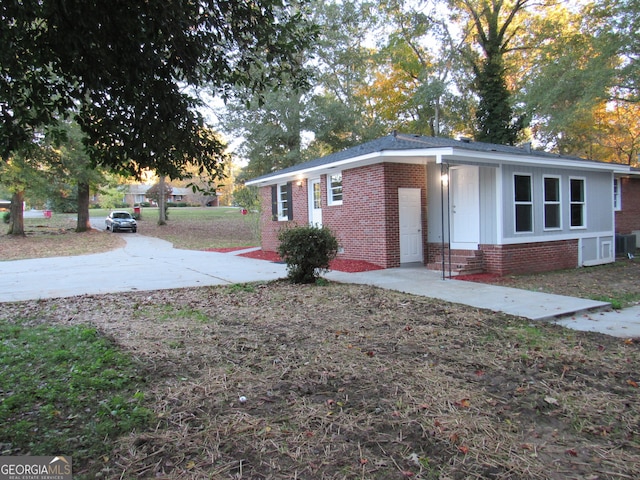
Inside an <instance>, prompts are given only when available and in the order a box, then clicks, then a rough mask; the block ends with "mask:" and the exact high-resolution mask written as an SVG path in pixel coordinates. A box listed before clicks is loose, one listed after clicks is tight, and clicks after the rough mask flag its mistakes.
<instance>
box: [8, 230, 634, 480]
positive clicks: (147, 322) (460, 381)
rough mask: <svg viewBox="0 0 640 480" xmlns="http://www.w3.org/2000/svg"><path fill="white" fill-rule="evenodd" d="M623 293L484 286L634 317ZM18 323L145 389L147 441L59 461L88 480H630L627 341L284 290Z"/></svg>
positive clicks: (92, 308)
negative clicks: (69, 462) (90, 340)
mask: <svg viewBox="0 0 640 480" xmlns="http://www.w3.org/2000/svg"><path fill="white" fill-rule="evenodd" d="M104 236H105V237H109V235H107V234H104ZM113 236H114V235H111V237H113ZM116 237H117V235H116ZM7 245H8V244H7V243H5V242H4V239H2V240H0V246H2V247H3V248H6V246H7ZM639 278H640V272H639V270H638V263H635V262H634V261H631V260H623V261H622V262H620V263H619V264H616V265H614V266H606V267H598V268H597V269H594V270H591V269H582V270H576V271H570V272H561V273H558V274H555V275H553V276H548V275H547V276H540V277H538V276H531V277H529V278H521V277H514V278H505V279H501V280H499V281H500V282H506V283H508V284H509V285H510V286H514V285H517V284H518V282H522V284H523V285H524V286H526V287H527V288H533V289H540V290H547V289H548V290H550V291H555V292H557V293H565V294H571V293H574V294H576V295H579V296H590V295H598V294H600V293H602V294H603V295H605V296H606V295H608V292H609V291H611V293H613V294H615V295H616V297H620V296H621V295H620V292H621V290H624V292H627V291H628V292H629V295H628V296H626V297H625V298H628V299H630V300H629V301H630V302H632V301H634V300H633V298H634V297H633V294H634V292H637V285H638V279H639ZM536 282H537V283H536ZM607 282H611V283H612V284H613V286H610V285H609V283H607ZM607 289H610V290H607ZM123 306H125V308H123ZM18 320H20V321H23V322H27V323H28V324H33V325H35V324H42V323H45V324H49V325H65V326H68V325H76V324H80V325H92V326H95V327H96V328H97V329H98V330H99V331H100V332H101V333H102V334H103V335H104V336H106V337H108V338H110V339H112V340H113V342H115V343H116V344H117V345H118V346H119V347H120V348H121V349H122V350H123V351H124V352H126V353H128V354H129V355H131V357H133V358H134V359H135V361H136V362H137V364H138V365H139V369H140V371H141V372H143V373H144V376H145V378H146V382H145V383H144V384H142V385H140V389H141V390H143V391H144V393H145V398H146V402H147V403H148V405H147V406H148V407H149V408H150V409H152V410H153V412H154V413H155V417H156V421H155V422H154V424H153V427H152V428H149V429H147V430H145V431H136V432H131V433H130V434H129V435H126V436H123V437H121V438H119V439H118V440H117V441H115V442H113V444H112V445H110V447H111V454H110V455H106V456H104V457H101V458H82V456H81V455H78V456H77V457H74V468H75V466H76V462H77V465H78V472H80V473H81V474H84V475H86V478H105V479H121V478H122V479H135V478H149V479H150V478H163V479H205V478H207V479H252V480H254V479H255V480H258V479H264V480H266V479H273V480H276V479H282V480H284V479H327V480H328V479H395V478H397V479H403V478H405V479H406V478H412V479H442V480H449V479H460V480H462V479H582V480H597V479H637V478H640V410H639V408H638V406H639V405H640V389H639V388H638V385H639V384H640V341H639V339H620V338H614V337H609V336H606V335H602V334H595V333H587V332H576V331H572V330H568V329H564V328H562V327H558V326H554V325H549V324H545V323H532V322H530V321H527V320H524V319H521V318H516V317H511V316H507V315H503V314H499V313H496V312H492V311H487V310H478V309H474V308H470V307H466V306H462V305H458V304H451V303H446V302H441V301H437V300H432V299H429V298H422V297H415V296H411V295H405V294H400V293H395V292H391V291H385V290H381V289H377V288H374V287H367V286H356V285H343V284H334V283H326V284H320V285H305V286H298V285H291V284H289V283H287V282H286V281H277V282H270V283H257V284H247V285H233V286H229V287H215V288H208V287H204V288H196V289H182V290H173V291H161V292H135V293H128V294H118V295H100V296H80V297H75V298H72V299H53V300H42V301H30V302H19V303H9V304H3V305H2V306H1V307H0V321H2V322H14V321H18ZM241 397H245V398H243V399H241ZM61 422H63V423H64V419H63V418H61ZM26 453H27V452H15V451H14V452H11V454H26Z"/></svg>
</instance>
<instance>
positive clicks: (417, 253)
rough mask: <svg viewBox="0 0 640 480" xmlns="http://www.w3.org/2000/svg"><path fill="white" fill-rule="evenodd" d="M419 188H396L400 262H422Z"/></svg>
mask: <svg viewBox="0 0 640 480" xmlns="http://www.w3.org/2000/svg"><path fill="white" fill-rule="evenodd" d="M421 196H422V195H421V191H420V189H419V188H399V189H398V209H399V222H400V263H401V264H402V263H414V262H422V260H423V256H422V201H421Z"/></svg>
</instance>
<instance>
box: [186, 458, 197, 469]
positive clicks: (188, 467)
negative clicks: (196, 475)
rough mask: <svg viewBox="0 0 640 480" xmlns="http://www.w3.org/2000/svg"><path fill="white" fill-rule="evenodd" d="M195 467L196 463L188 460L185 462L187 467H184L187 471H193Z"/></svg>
mask: <svg viewBox="0 0 640 480" xmlns="http://www.w3.org/2000/svg"><path fill="white" fill-rule="evenodd" d="M195 467H196V462H194V461H193V460H190V461H188V462H187V465H186V469H187V470H193V469H194V468H195Z"/></svg>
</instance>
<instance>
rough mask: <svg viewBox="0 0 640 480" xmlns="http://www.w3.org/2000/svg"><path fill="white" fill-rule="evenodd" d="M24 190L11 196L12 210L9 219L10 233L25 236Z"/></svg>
mask: <svg viewBox="0 0 640 480" xmlns="http://www.w3.org/2000/svg"><path fill="white" fill-rule="evenodd" d="M23 202H24V191H19V192H14V193H13V196H12V197H11V210H10V212H11V213H10V215H11V218H10V221H9V231H8V232H7V233H8V234H9V235H15V236H23V237H24V212H23V210H22V209H23V206H22V205H23Z"/></svg>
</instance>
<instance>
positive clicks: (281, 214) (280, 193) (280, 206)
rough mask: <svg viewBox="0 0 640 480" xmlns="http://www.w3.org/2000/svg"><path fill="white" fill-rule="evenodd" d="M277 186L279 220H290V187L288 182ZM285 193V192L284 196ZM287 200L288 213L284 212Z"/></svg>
mask: <svg viewBox="0 0 640 480" xmlns="http://www.w3.org/2000/svg"><path fill="white" fill-rule="evenodd" d="M276 188H277V194H278V221H279V222H287V221H289V212H288V208H289V198H288V195H287V188H288V187H287V184H286V183H279V184H278V185H277V187H276ZM282 189H284V192H283V191H282ZM283 193H284V198H283ZM285 201H286V202H287V213H284V206H283V203H284V202H285Z"/></svg>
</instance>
